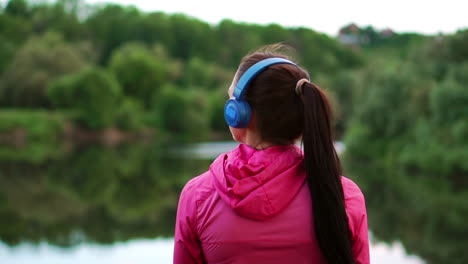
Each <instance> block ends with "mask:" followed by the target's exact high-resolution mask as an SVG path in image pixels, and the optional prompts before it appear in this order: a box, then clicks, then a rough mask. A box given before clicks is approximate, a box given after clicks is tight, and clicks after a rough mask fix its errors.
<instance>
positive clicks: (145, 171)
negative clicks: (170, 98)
mask: <svg viewBox="0 0 468 264" xmlns="http://www.w3.org/2000/svg"><path fill="white" fill-rule="evenodd" d="M236 145H237V144H236V143H235V142H217V143H201V144H194V145H188V146H178V147H168V146H160V145H159V146H150V145H146V144H132V145H125V146H118V147H108V146H96V145H92V146H75V147H70V146H66V147H64V148H59V149H53V150H50V149H48V150H47V151H40V149H39V150H36V152H30V151H28V153H29V155H24V154H22V152H21V150H8V151H5V150H3V151H0V222H1V223H2V224H1V225H0V239H1V242H0V263H2V264H10V263H14V264H21V263H35V264H39V263H69V264H75V263H76V264H78V263H100V264H105V263H112V264H120V263H121V264H124V263H125V264H129V263H132V264H143V263H158V264H165V263H172V252H173V247H172V245H173V238H172V235H173V232H174V220H175V212H176V205H177V199H178V195H179V193H180V190H181V188H182V187H183V185H184V184H185V182H186V181H187V180H188V179H190V178H192V177H194V176H195V175H198V174H200V173H202V172H203V171H205V170H206V169H207V168H208V166H209V164H210V162H211V161H212V160H213V158H214V157H216V156H217V155H218V154H220V153H222V152H225V151H227V150H229V149H232V148H233V147H235V146H236ZM337 148H342V149H343V146H342V145H340V144H338V145H337ZM363 185H364V186H366V184H365V182H363ZM365 194H366V199H367V200H372V199H380V198H375V197H372V196H370V195H376V194H375V192H370V194H369V195H368V194H367V193H366V192H365ZM375 210H376V208H374V207H373V208H369V213H370V216H369V220H370V221H372V220H373V219H374V218H373V217H372V215H371V213H372V212H374V211H375ZM382 210H386V208H385V207H382ZM381 213H382V214H385V211H383V212H381ZM388 213H389V214H391V213H392V212H388ZM393 219H396V221H398V218H395V216H393ZM370 227H371V228H376V231H377V232H374V230H371V242H372V243H371V260H372V263H376V264H386V263H400V264H421V263H424V262H425V261H424V260H422V259H421V258H420V257H418V256H416V255H413V254H417V253H418V251H417V250H415V249H414V247H410V251H412V253H413V254H408V253H407V252H408V249H407V246H408V245H406V244H405V241H400V240H399V239H398V238H397V239H394V238H390V239H389V238H387V237H385V236H382V237H379V236H380V234H381V233H384V232H380V231H379V229H380V228H382V229H383V228H387V227H385V226H382V225H379V223H377V224H372V223H371V222H370ZM374 233H375V235H374Z"/></svg>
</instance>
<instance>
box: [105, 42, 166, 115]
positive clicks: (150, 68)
mask: <svg viewBox="0 0 468 264" xmlns="http://www.w3.org/2000/svg"><path fill="white" fill-rule="evenodd" d="M167 64H169V62H168V61H166V60H165V58H164V56H161V57H156V56H154V55H153V54H152V53H151V52H150V50H148V49H147V48H146V47H145V46H144V45H141V44H138V43H130V44H126V45H124V46H122V47H121V48H119V49H117V50H116V51H115V52H114V53H113V55H112V58H111V61H110V70H111V71H112V72H113V73H114V75H115V76H116V78H117V80H118V81H119V83H120V85H121V86H122V88H123V91H124V94H125V95H127V96H130V97H133V98H135V99H137V100H138V101H140V102H143V105H144V106H145V108H147V109H148V108H149V107H150V106H151V100H152V98H154V97H156V96H157V95H158V93H159V90H160V88H161V86H162V85H163V84H164V83H165V82H167V75H168V68H169V67H168V66H167Z"/></svg>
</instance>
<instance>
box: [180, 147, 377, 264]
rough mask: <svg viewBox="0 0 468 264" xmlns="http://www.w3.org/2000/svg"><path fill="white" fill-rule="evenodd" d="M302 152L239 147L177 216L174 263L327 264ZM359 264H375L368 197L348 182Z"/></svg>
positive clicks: (206, 176)
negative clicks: (319, 241) (315, 223)
mask: <svg viewBox="0 0 468 264" xmlns="http://www.w3.org/2000/svg"><path fill="white" fill-rule="evenodd" d="M301 153H302V152H301V150H300V149H299V148H297V147H295V146H275V147H270V148H267V149H265V150H256V149H254V148H251V147H249V146H247V145H244V144H241V145H239V147H238V148H236V149H234V150H232V151H230V152H228V153H226V154H222V155H220V156H219V157H218V158H217V159H216V160H215V161H214V162H213V164H212V165H211V166H210V170H209V171H208V172H205V173H203V174H202V175H200V176H198V177H196V178H194V179H192V180H190V181H189V182H188V183H187V184H186V185H185V187H184V189H183V190H182V193H181V195H180V200H179V206H178V209H177V221H176V231H175V248H174V263H176V264H190V263H219V264H221V263H223V264H224V263H281V264H284V263H297V264H300V263H308V264H310V263H326V261H325V260H324V257H323V256H322V254H321V252H320V249H319V246H318V244H317V240H316V238H315V232H314V228H313V222H312V221H313V218H312V202H311V199H310V193H309V189H308V186H307V184H304V183H305V178H306V175H305V170H304V168H303V162H302V160H303V158H302V154H301ZM342 184H343V190H344V194H345V204H346V211H347V215H348V219H349V227H350V230H351V233H352V242H353V254H354V256H355V259H356V261H357V263H359V264H365V263H369V242H368V232H367V215H366V208H365V203H364V196H363V195H362V192H361V190H360V189H359V187H358V186H357V185H356V184H355V183H354V182H352V181H351V180H349V179H347V178H345V177H342Z"/></svg>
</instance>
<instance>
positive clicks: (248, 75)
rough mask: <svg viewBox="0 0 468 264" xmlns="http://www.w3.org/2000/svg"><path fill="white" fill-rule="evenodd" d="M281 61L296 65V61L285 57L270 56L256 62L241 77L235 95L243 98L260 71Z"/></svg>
mask: <svg viewBox="0 0 468 264" xmlns="http://www.w3.org/2000/svg"><path fill="white" fill-rule="evenodd" d="M279 63H286V64H292V65H296V64H295V63H294V62H292V61H290V60H287V59H283V58H268V59H264V60H261V61H259V62H257V63H255V64H254V65H252V66H251V67H250V68H249V69H248V70H247V71H246V72H245V73H244V74H242V76H241V77H240V79H239V81H238V82H237V84H236V88H235V89H234V92H233V95H234V97H235V98H237V99H241V98H242V97H243V96H244V93H245V90H246V89H245V88H246V87H247V86H248V85H249V83H250V82H251V81H252V80H253V79H254V78H255V77H256V76H257V75H258V74H259V73H261V72H262V71H263V70H264V69H265V68H267V67H268V66H270V65H273V64H279ZM296 66H297V65H296Z"/></svg>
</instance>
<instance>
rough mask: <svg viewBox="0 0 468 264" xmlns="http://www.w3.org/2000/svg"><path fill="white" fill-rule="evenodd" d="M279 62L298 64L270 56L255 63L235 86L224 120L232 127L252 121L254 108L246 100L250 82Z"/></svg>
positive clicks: (225, 109) (227, 103) (242, 125)
mask: <svg viewBox="0 0 468 264" xmlns="http://www.w3.org/2000/svg"><path fill="white" fill-rule="evenodd" d="M278 63H286V64H292V65H296V64H295V63H293V62H292V61H290V60H287V59H283V58H269V59H265V60H262V61H259V62H257V63H255V64H254V65H253V66H252V67H250V68H249V69H248V70H247V71H246V72H245V73H244V74H242V76H241V77H240V78H239V81H238V82H237V84H236V87H235V88H234V92H233V95H234V98H233V99H229V100H228V101H227V102H226V104H225V105H224V120H226V123H227V124H228V125H229V126H230V127H235V128H244V127H247V125H248V124H249V122H250V117H251V115H252V110H251V108H250V105H249V104H248V103H247V101H246V100H244V98H243V97H244V93H245V90H246V88H247V86H248V85H249V83H250V82H251V81H252V80H253V79H254V78H255V77H256V76H257V75H258V74H259V73H261V72H262V71H263V70H265V69H266V68H267V67H268V66H270V65H273V64H278Z"/></svg>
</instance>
